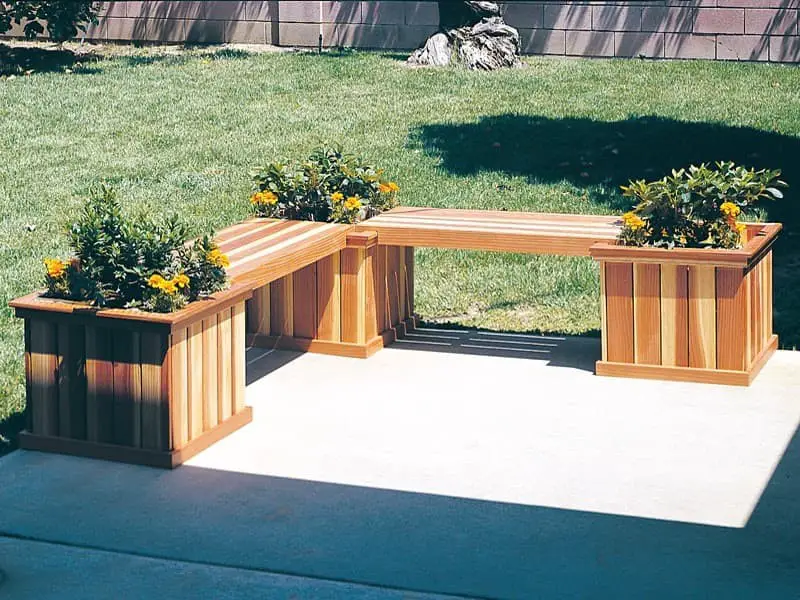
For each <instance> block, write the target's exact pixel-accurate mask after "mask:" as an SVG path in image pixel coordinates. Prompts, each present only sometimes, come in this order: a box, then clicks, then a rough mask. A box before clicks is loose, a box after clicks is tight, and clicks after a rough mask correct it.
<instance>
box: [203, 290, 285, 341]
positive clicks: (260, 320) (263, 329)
mask: <svg viewBox="0 0 800 600" xmlns="http://www.w3.org/2000/svg"><path fill="white" fill-rule="evenodd" d="M213 318H215V319H216V315H214V317H213ZM270 322H271V319H270V286H269V284H268V285H262V286H261V287H258V288H256V289H255V290H253V297H252V298H250V299H249V300H248V301H247V331H249V332H252V333H261V334H264V335H269V333H270Z"/></svg>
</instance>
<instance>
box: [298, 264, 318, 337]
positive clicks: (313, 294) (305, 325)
mask: <svg viewBox="0 0 800 600" xmlns="http://www.w3.org/2000/svg"><path fill="white" fill-rule="evenodd" d="M292 279H293V281H292V301H293V302H294V307H293V309H292V315H293V318H294V327H293V335H294V336H296V337H305V338H315V337H317V321H318V319H317V265H316V263H312V264H310V265H308V266H306V267H303V268H302V269H299V270H297V271H295V272H294V273H293V274H292Z"/></svg>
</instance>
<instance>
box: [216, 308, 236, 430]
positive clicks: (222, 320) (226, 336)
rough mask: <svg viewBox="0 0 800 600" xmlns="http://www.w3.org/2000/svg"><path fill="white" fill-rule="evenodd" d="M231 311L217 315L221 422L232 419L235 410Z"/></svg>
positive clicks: (219, 411) (219, 414) (218, 408)
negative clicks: (232, 382) (232, 385)
mask: <svg viewBox="0 0 800 600" xmlns="http://www.w3.org/2000/svg"><path fill="white" fill-rule="evenodd" d="M231 332H232V330H231V310H230V309H227V310H224V311H221V312H220V313H219V314H218V315H217V366H218V370H217V415H218V417H219V420H220V422H223V421H225V420H227V419H229V418H230V416H231V414H232V409H233V396H232V388H231V381H232V369H231V355H232V350H233V343H232V341H231Z"/></svg>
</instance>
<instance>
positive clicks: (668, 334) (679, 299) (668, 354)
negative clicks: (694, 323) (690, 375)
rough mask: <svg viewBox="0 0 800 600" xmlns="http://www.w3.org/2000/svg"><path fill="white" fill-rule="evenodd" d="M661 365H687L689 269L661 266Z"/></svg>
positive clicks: (671, 265) (679, 266)
mask: <svg viewBox="0 0 800 600" xmlns="http://www.w3.org/2000/svg"><path fill="white" fill-rule="evenodd" d="M661 364H662V365H664V366H669V367H688V366H689V268H688V267H687V266H686V265H675V264H665V265H661Z"/></svg>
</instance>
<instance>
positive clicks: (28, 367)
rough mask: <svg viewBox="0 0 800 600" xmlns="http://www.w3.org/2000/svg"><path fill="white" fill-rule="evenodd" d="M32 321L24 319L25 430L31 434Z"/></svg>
mask: <svg viewBox="0 0 800 600" xmlns="http://www.w3.org/2000/svg"><path fill="white" fill-rule="evenodd" d="M32 323H33V321H32V320H31V319H24V324H25V329H24V336H25V429H26V430H27V431H29V432H30V433H34V431H33V395H32V393H31V392H32V390H33V386H32V385H31V382H32V381H33V371H32V367H33V360H32V357H31V325H32Z"/></svg>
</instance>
